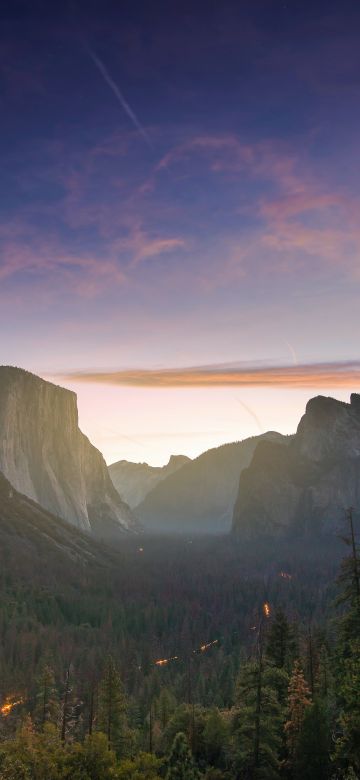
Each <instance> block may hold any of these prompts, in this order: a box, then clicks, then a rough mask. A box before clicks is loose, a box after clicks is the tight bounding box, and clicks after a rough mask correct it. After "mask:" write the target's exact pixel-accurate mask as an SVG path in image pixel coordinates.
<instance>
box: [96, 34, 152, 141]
mask: <svg viewBox="0 0 360 780" xmlns="http://www.w3.org/2000/svg"><path fill="white" fill-rule="evenodd" d="M86 50H87V52H88V54H89V56H90V57H91V59H92V61H93V63H94V65H95V66H96V67H97V69H98V71H99V72H100V73H101V75H102V77H103V79H104V81H105V82H106V84H107V85H108V87H110V89H111V90H112V92H113V93H114V95H115V97H116V99H117V100H118V101H119V103H120V105H121V107H122V108H123V109H124V111H125V114H127V115H128V117H129V119H131V121H132V123H133V125H134V127H136V129H137V130H138V131H139V133H140V134H141V135H142V137H143V139H144V141H145V142H146V143H147V145H148V146H150V147H151V146H152V145H151V140H150V137H149V135H148V134H147V132H146V130H145V128H144V127H143V126H142V124H141V123H140V122H139V120H138V118H137V116H136V114H135V112H134V111H133V110H132V108H131V106H130V105H129V103H128V102H127V100H125V98H124V95H123V94H122V92H121V91H120V89H119V87H118V85H117V84H116V83H115V81H114V80H113V79H112V78H111V76H110V73H109V71H108V70H107V68H106V67H105V65H104V63H103V62H102V60H101V59H100V58H99V57H98V56H97V54H95V52H94V51H93V50H92V49H91V48H90V46H86Z"/></svg>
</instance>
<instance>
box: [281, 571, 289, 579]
mask: <svg viewBox="0 0 360 780" xmlns="http://www.w3.org/2000/svg"><path fill="white" fill-rule="evenodd" d="M279 577H282V578H283V580H292V575H291V574H289V572H287V571H280V572H279Z"/></svg>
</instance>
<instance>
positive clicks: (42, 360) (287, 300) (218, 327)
mask: <svg viewBox="0 0 360 780" xmlns="http://www.w3.org/2000/svg"><path fill="white" fill-rule="evenodd" d="M0 16H1V18H0V21H1V25H0V114H1V127H0V169H1V178H0V363H2V364H5V365H7V364H10V365H17V366H21V367H23V368H26V369H29V370H31V371H33V372H35V373H37V374H40V375H41V376H43V377H45V378H47V379H50V380H51V381H55V382H57V383H58V384H61V385H63V386H64V387H68V388H70V389H73V390H75V391H76V392H77V394H78V405H79V415H80V424H81V427H82V429H83V430H84V432H85V433H87V435H88V436H89V437H90V439H91V440H92V441H93V442H94V444H96V445H97V446H98V447H99V448H100V449H101V450H102V452H103V453H104V455H105V457H106V460H107V462H109V463H110V462H113V461H115V460H119V459H123V458H126V459H128V460H134V461H147V462H149V463H152V464H162V463H165V462H166V461H167V460H168V458H169V457H170V455H171V454H172V453H184V454H187V455H190V456H191V457H195V456H196V455H198V454H199V453H200V452H202V451H203V450H206V449H208V448H209V447H213V446H217V445H219V444H221V443H223V442H226V441H234V440H238V439H243V438H245V437H246V436H250V435H255V434H258V433H260V432H262V431H265V430H268V429H272V430H274V429H275V430H278V431H281V432H283V433H291V432H293V431H294V430H295V429H296V426H297V423H298V421H299V418H300V416H301V415H302V414H303V412H304V408H305V405H306V402H307V400H308V399H309V398H310V397H312V396H314V395H316V394H318V393H323V394H326V395H333V396H335V397H336V398H339V399H343V400H348V398H349V394H350V392H351V390H355V391H356V390H360V363H359V324H360V307H359V292H360V263H359V257H360V227H359V218H358V214H359V204H360V179H359V163H360V147H359V143H358V139H359V136H360V59H359V50H358V40H359V32H360V29H359V28H360V6H359V4H358V2H357V0H356V1H355V0H351V1H350V0H343V1H342V2H341V3H339V2H333V1H332V0H327V2H322V1H320V0H311V2H306V1H305V2H304V0H303V1H302V2H298V1H297V0H276V1H275V0H243V1H242V2H241V1H239V0H236V2H227V1H226V0H222V2H219V1H217V2H214V1H213V0H207V1H206V2H202V1H201V0H193V2H191V3H188V2H186V1H184V2H176V0H175V1H174V2H171V3H169V2H162V0H159V1H158V2H153V3H149V2H136V0H132V2H128V1H127V0H123V2H121V3H119V2H109V1H107V0H102V2H96V1H95V0H92V1H91V0H87V1H86V2H82V0H77V2H75V0H74V1H72V0H69V2H65V3H56V2H54V3H48V2H46V3H45V2H37V1H36V0H33V1H32V2H17V0H11V2H6V1H5V2H3V3H2V6H1V12H0Z"/></svg>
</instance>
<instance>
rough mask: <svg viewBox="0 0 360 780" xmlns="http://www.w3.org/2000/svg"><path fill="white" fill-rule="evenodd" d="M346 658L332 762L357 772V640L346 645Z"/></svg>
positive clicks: (359, 735)
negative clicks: (338, 731) (333, 759)
mask: <svg viewBox="0 0 360 780" xmlns="http://www.w3.org/2000/svg"><path fill="white" fill-rule="evenodd" d="M348 653H349V655H348V657H347V658H345V659H344V661H343V664H342V675H341V685H340V691H339V693H340V697H341V704H342V707H341V712H340V717H339V723H338V727H339V730H340V735H339V737H338V739H337V743H336V750H335V762H336V763H337V764H338V765H339V766H340V767H341V769H342V770H343V772H344V773H345V772H346V771H350V770H352V771H354V772H355V773H356V775H357V776H359V775H360V750H359V745H360V640H359V639H354V640H353V641H352V642H350V643H349V644H348Z"/></svg>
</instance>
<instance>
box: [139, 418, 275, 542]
mask: <svg viewBox="0 0 360 780" xmlns="http://www.w3.org/2000/svg"><path fill="white" fill-rule="evenodd" d="M282 438H283V437H282V436H281V435H280V434H279V433H272V432H270V433H266V434H264V435H263V436H255V437H253V438H251V439H245V440H244V441H241V442H235V443H232V444H224V445H223V446H221V447H216V448H214V449H211V450H208V451H207V452H204V453H203V454H202V455H200V456H199V457H198V458H195V460H192V461H190V462H189V463H185V465H183V466H182V468H181V469H179V470H178V471H177V472H176V473H175V474H171V475H170V476H168V477H167V478H166V479H164V480H163V481H162V482H160V483H159V484H158V485H157V486H156V487H155V488H154V489H153V490H152V491H151V492H150V493H148V495H147V496H146V497H145V499H144V501H143V502H142V503H141V504H139V506H137V507H136V510H135V514H136V516H137V517H138V518H139V520H140V522H141V524H142V526H143V528H144V529H145V530H149V531H156V532H160V531H161V532H166V533H226V532H227V531H229V530H230V528H231V520H232V514H233V507H234V502H235V499H236V496H237V491H238V486H239V475H240V473H241V471H242V469H244V468H246V467H247V466H248V465H249V463H250V461H251V458H252V456H253V453H254V450H255V448H256V446H257V444H258V442H259V441H260V440H262V439H264V440H269V441H278V440H280V441H281V440H282Z"/></svg>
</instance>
